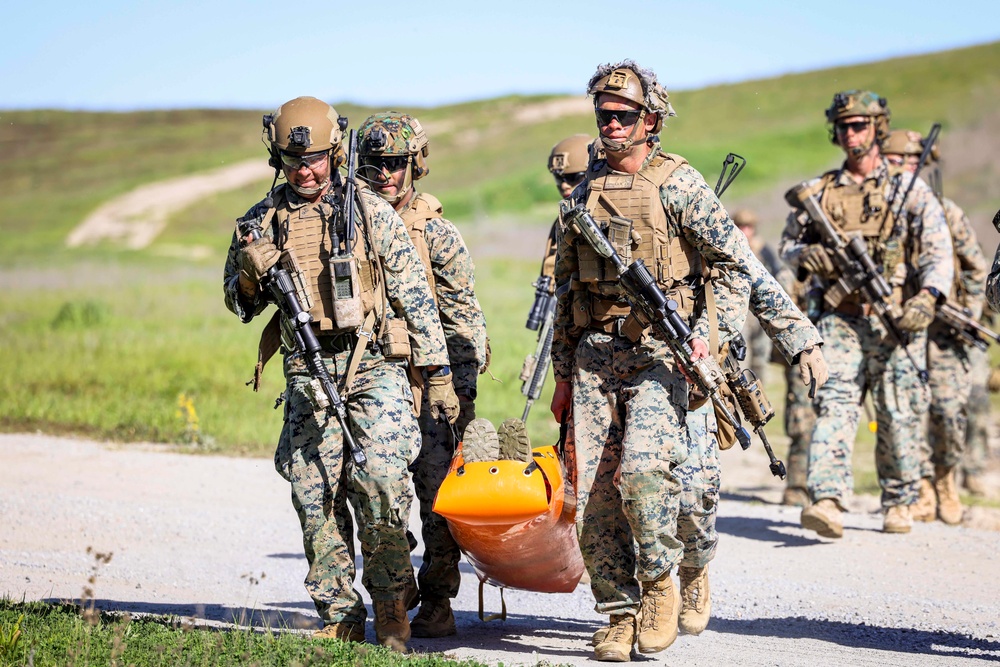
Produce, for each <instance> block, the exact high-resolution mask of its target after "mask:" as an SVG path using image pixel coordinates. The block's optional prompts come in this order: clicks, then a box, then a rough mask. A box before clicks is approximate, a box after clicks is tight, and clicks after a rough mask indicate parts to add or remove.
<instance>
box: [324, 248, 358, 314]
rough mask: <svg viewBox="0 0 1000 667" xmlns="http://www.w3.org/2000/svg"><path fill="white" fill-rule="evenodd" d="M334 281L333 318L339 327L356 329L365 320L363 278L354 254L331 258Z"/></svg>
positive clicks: (331, 275) (331, 271) (331, 272)
mask: <svg viewBox="0 0 1000 667" xmlns="http://www.w3.org/2000/svg"><path fill="white" fill-rule="evenodd" d="M330 278H331V280H332V281H333V319H334V322H335V323H336V325H337V328H338V329H355V328H357V327H360V326H361V323H362V322H363V321H364V319H365V317H364V315H365V314H364V309H363V308H362V305H361V280H360V278H359V276H358V263H357V260H355V258H354V255H353V254H351V255H347V256H346V257H331V258H330Z"/></svg>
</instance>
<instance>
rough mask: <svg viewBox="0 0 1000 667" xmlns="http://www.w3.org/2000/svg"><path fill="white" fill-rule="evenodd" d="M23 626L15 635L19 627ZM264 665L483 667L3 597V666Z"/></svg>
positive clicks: (0, 607)
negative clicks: (14, 600)
mask: <svg viewBox="0 0 1000 667" xmlns="http://www.w3.org/2000/svg"><path fill="white" fill-rule="evenodd" d="M15 627H16V628H18V629H19V630H20V634H19V636H18V637H17V638H16V640H14V641H10V640H9V635H12V634H13V630H14V629H15ZM27 665H33V666H34V667H91V666H95V667H96V666H98V665H100V666H104V665H136V666H138V667H159V666H163V667H175V666H181V665H187V666H190V667H210V666H211V667H229V666H232V667H244V666H248V667H249V666H255V667H266V666H269V665H274V666H276V667H277V666H281V667H284V666H286V665H288V666H292V665H294V666H300V667H307V666H310V665H317V666H318V665H354V666H355V667H362V666H363V667H397V666H398V667H443V666H444V665H464V666H467V667H476V666H478V665H482V663H478V662H475V661H461V662H459V661H455V660H449V659H447V658H445V657H444V656H443V655H441V654H436V653H430V654H411V655H409V656H402V655H399V654H397V653H393V652H392V651H390V650H389V649H386V648H383V647H381V646H372V645H370V644H351V643H347V642H341V641H339V640H335V639H324V640H315V639H311V638H309V637H308V636H307V635H303V634H301V633H299V632H294V631H281V630H272V629H265V630H264V631H255V630H253V629H250V628H246V627H238V626H237V627H234V628H227V629H211V628H197V627H195V626H194V625H193V623H192V622H191V621H190V620H187V619H181V618H177V617H161V616H141V617H136V618H132V617H130V616H129V615H127V614H107V613H102V612H98V611H94V610H93V608H84V609H82V610H81V609H80V608H78V607H77V606H76V605H71V604H47V603H43V602H13V601H11V600H8V599H0V667H21V666H27Z"/></svg>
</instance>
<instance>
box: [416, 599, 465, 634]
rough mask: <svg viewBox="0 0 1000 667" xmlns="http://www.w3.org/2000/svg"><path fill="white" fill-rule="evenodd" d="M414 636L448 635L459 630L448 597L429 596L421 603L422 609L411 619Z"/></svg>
mask: <svg viewBox="0 0 1000 667" xmlns="http://www.w3.org/2000/svg"><path fill="white" fill-rule="evenodd" d="M410 632H411V633H412V635H413V636H414V637H448V636H451V635H453V634H455V633H456V632H457V630H456V628H455V614H454V613H453V612H452V611H451V600H449V599H448V598H427V599H426V600H424V601H423V602H421V603H420V611H418V612H417V615H416V616H414V617H413V620H412V621H410Z"/></svg>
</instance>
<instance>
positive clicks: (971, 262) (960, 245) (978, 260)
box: [944, 199, 987, 319]
mask: <svg viewBox="0 0 1000 667" xmlns="http://www.w3.org/2000/svg"><path fill="white" fill-rule="evenodd" d="M944 213H945V219H946V220H947V221H948V229H949V230H950V231H951V242H952V245H953V246H954V248H955V257H957V258H958V267H957V269H958V271H959V275H958V276H956V278H957V279H958V283H959V285H961V288H962V292H963V295H962V296H963V303H962V304H961V305H963V306H964V307H966V308H968V309H969V310H970V311H972V316H973V317H974V318H976V319H978V318H979V316H980V315H981V314H982V312H983V298H984V295H985V287H986V275H987V268H986V256H985V255H983V250H982V248H980V247H979V240H978V239H977V238H976V232H975V231H974V230H973V229H972V224H971V223H970V222H969V218H968V216H967V215H965V211H963V210H962V209H961V208H959V207H958V205H957V204H955V202H953V201H951V200H950V199H945V200H944Z"/></svg>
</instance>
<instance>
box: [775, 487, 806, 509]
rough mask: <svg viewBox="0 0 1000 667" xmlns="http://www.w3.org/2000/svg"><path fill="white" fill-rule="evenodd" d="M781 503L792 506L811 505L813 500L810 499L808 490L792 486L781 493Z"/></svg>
mask: <svg viewBox="0 0 1000 667" xmlns="http://www.w3.org/2000/svg"><path fill="white" fill-rule="evenodd" d="M781 504H782V505H791V506H792V507H809V506H810V505H812V501H811V500H810V499H809V492H808V491H806V490H805V489H803V488H802V487H800V486H790V487H788V488H787V489H785V492H784V493H783V494H782V495H781Z"/></svg>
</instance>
